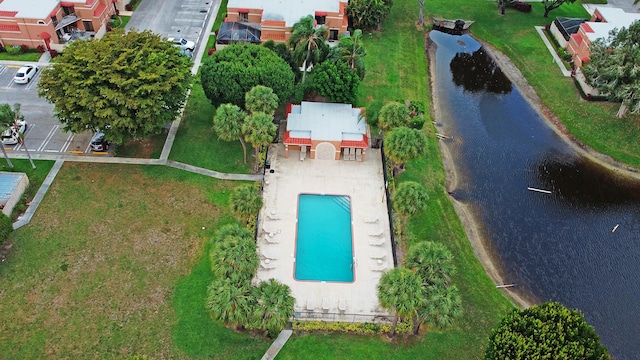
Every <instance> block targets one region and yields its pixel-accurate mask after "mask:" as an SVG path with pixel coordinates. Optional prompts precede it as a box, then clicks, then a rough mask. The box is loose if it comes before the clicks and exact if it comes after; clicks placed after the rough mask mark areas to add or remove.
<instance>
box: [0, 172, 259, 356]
mask: <svg viewBox="0 0 640 360" xmlns="http://www.w3.org/2000/svg"><path fill="white" fill-rule="evenodd" d="M114 174H117V176H114ZM235 185H236V184H235V183H230V182H223V181H216V180H213V179H210V178H207V177H203V176H199V175H195V174H190V173H187V172H184V171H179V170H176V169H172V168H168V167H151V166H147V167H140V166H133V165H105V164H100V165H98V164H70V163H67V164H65V165H64V166H63V168H62V169H61V171H60V172H59V174H58V176H57V178H56V181H55V182H54V183H53V185H52V187H51V189H50V191H49V193H48V194H47V196H46V197H45V201H44V202H43V203H42V204H41V205H40V208H39V209H38V212H37V213H36V215H35V216H34V218H33V220H32V222H31V223H30V224H29V225H28V226H26V227H24V228H21V229H19V230H17V231H16V232H15V233H14V236H13V238H14V243H15V245H14V247H13V249H12V252H11V253H10V254H9V256H8V258H7V261H6V262H4V263H2V266H0V278H2V282H0V297H2V301H0V353H2V354H3V355H2V357H4V358H7V359H41V358H58V359H63V358H93V359H98V358H127V357H128V356H130V355H133V354H144V355H147V356H149V358H150V359H160V358H170V359H181V358H190V357H191V356H193V357H208V358H214V357H219V358H246V357H252V358H258V357H259V356H260V355H261V354H263V353H264V351H265V350H266V348H267V347H268V346H269V344H268V342H266V341H264V340H262V339H253V338H251V337H249V336H245V335H239V334H236V333H234V332H233V331H230V330H227V329H226V328H224V327H223V326H221V325H220V324H218V323H215V322H213V321H211V319H210V318H209V316H208V314H207V313H206V311H205V308H204V302H205V291H206V287H207V285H208V284H209V282H210V281H211V271H210V265H209V262H208V257H207V256H204V254H205V253H206V252H205V251H204V249H206V246H205V243H206V241H207V240H208V239H210V238H211V237H212V234H213V232H214V230H215V229H216V228H217V227H218V225H219V224H220V222H229V221H231V217H230V216H229V214H228V213H227V208H228V205H227V202H228V194H229V189H230V187H232V186H235ZM203 227H205V229H204V230H203V229H202V228H203ZM176 284H177V285H176Z"/></svg>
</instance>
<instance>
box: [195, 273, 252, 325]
mask: <svg viewBox="0 0 640 360" xmlns="http://www.w3.org/2000/svg"><path fill="white" fill-rule="evenodd" d="M206 306H207V310H209V311H210V312H211V317H213V318H214V319H215V320H218V321H222V322H223V323H225V324H231V325H235V326H236V328H242V327H244V326H245V324H247V323H248V322H249V319H250V317H251V315H252V311H253V309H254V308H255V300H254V297H253V296H252V295H251V286H250V285H249V282H243V283H240V284H238V283H234V282H232V281H231V280H230V279H228V278H216V279H214V280H213V281H212V282H211V284H210V285H209V287H208V288H207V305H206Z"/></svg>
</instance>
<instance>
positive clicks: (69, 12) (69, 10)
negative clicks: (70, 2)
mask: <svg viewBox="0 0 640 360" xmlns="http://www.w3.org/2000/svg"><path fill="white" fill-rule="evenodd" d="M62 11H64V15H65V16H66V15H74V14H75V13H76V12H75V11H74V9H73V6H63V7H62Z"/></svg>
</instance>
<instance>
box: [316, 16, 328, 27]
mask: <svg viewBox="0 0 640 360" xmlns="http://www.w3.org/2000/svg"><path fill="white" fill-rule="evenodd" d="M326 23H327V17H326V16H318V15H316V24H317V25H324V24H326Z"/></svg>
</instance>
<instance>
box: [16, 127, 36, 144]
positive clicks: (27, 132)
mask: <svg viewBox="0 0 640 360" xmlns="http://www.w3.org/2000/svg"><path fill="white" fill-rule="evenodd" d="M34 127H36V124H29V126H27V130H26V131H25V132H24V134H22V136H23V137H24V138H25V139H26V138H27V134H29V133H30V132H32V131H31V129H33V128H34ZM20 148H22V144H18V145H16V146H15V147H14V148H13V149H14V150H20Z"/></svg>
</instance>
